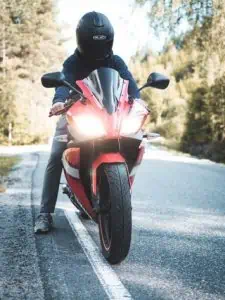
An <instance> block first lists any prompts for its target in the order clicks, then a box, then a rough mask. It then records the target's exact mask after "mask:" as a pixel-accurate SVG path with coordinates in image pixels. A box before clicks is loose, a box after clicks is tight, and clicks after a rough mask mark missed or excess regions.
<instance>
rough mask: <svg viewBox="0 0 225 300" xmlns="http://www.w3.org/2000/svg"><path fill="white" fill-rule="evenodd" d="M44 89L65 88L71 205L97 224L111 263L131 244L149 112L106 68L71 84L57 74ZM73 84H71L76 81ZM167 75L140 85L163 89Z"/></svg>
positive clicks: (66, 168)
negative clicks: (134, 190) (133, 196)
mask: <svg viewBox="0 0 225 300" xmlns="http://www.w3.org/2000/svg"><path fill="white" fill-rule="evenodd" d="M42 84H43V86H44V87H48V88H49V87H50V88H53V87H58V86H67V87H69V88H70V90H71V95H70V97H69V99H68V100H67V101H66V104H65V108H64V109H63V110H62V111H60V112H59V113H60V114H62V113H65V114H66V119H67V123H68V131H69V140H68V147H67V149H66V150H65V151H64V153H63V157H62V163H63V168H64V173H65V177H66V180H67V183H68V184H67V185H66V186H65V187H64V193H66V194H67V195H68V196H69V198H70V200H71V201H72V203H73V204H74V205H75V206H76V207H77V208H78V209H79V210H80V211H81V214H82V215H83V217H85V216H86V217H89V218H91V219H92V220H94V221H95V222H97V223H98V226H99V234H100V240H101V245H102V252H103V255H104V257H105V258H106V259H107V261H108V262H110V263H111V264H116V263H119V262H121V261H122V260H123V259H125V257H126V256H127V254H128V252H129V248H130V242H131V231H132V215H131V211H132V206H131V188H132V184H133V182H134V177H135V173H136V170H137V168H138V166H139V165H140V163H141V161H142V158H143V155H144V145H143V143H142V141H143V138H144V136H145V135H144V131H143V129H142V128H143V125H144V123H145V121H146V118H147V116H148V115H149V110H148V109H147V107H146V105H144V104H143V102H142V101H138V100H134V99H132V98H130V97H129V95H128V81H126V80H124V79H122V78H121V77H120V76H119V73H118V72H117V71H115V70H113V69H110V68H100V69H97V70H95V71H93V72H92V73H91V74H90V75H89V76H88V77H87V78H85V79H83V80H79V81H76V85H77V86H78V87H79V89H80V90H78V88H76V87H75V86H73V85H71V84H70V83H68V82H67V81H66V80H65V77H64V74H63V73H60V72H56V73H48V74H45V75H44V76H43V77H42ZM74 84H75V83H74ZM168 85H169V79H168V78H166V77H165V76H163V75H161V74H158V73H152V74H150V76H149V77H148V80H147V83H146V84H145V85H144V86H143V87H142V88H140V90H142V89H143V88H145V87H155V88H158V89H165V88H166V87H167V86H168Z"/></svg>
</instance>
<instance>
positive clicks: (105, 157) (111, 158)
mask: <svg viewBox="0 0 225 300" xmlns="http://www.w3.org/2000/svg"><path fill="white" fill-rule="evenodd" d="M110 163H111V164H112V163H125V159H124V158H123V157H122V155H121V154H120V153H107V154H102V155H100V156H99V157H98V158H97V159H96V160H95V161H94V162H93V164H92V190H93V194H94V195H96V194H97V169H98V167H99V166H100V165H101V164H110Z"/></svg>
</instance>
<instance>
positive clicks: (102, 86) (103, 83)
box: [83, 67, 123, 114]
mask: <svg viewBox="0 0 225 300" xmlns="http://www.w3.org/2000/svg"><path fill="white" fill-rule="evenodd" d="M83 82H84V83H85V84H86V86H87V87H88V88H89V89H90V91H91V92H92V93H93V95H94V96H95V98H96V99H97V101H99V102H100V103H101V105H102V106H103V107H104V108H105V109H106V111H107V112H108V114H112V113H114V112H115V111H116V109H117V106H118V103H119V100H120V96H121V93H122V88H123V79H122V78H121V77H120V76H119V73H118V72H117V71H116V70H114V69H111V68H105V67H102V68H99V69H97V70H94V71H93V72H91V74H90V75H89V76H88V77H87V78H85V79H83Z"/></svg>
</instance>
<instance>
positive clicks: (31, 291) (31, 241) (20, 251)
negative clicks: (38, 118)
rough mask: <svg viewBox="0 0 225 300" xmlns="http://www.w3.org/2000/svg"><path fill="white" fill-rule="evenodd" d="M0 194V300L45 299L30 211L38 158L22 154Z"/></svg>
mask: <svg viewBox="0 0 225 300" xmlns="http://www.w3.org/2000/svg"><path fill="white" fill-rule="evenodd" d="M21 159H22V161H21V163H19V164H18V165H16V166H15V167H14V168H13V170H12V172H11V173H10V174H9V176H8V187H7V190H6V192H5V193H1V194H0V219H1V222H0V266H1V268H0V299H1V300H6V299H7V300H9V299H18V300H19V299H36V300H39V299H40V300H42V299H44V292H43V286H42V281H41V278H40V271H39V264H38V256H37V250H36V245H35V238H34V234H33V218H32V211H31V188H32V176H33V172H34V170H35V167H36V162H37V158H36V156H35V155H34V154H25V155H21Z"/></svg>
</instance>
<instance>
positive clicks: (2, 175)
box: [0, 156, 20, 193]
mask: <svg viewBox="0 0 225 300" xmlns="http://www.w3.org/2000/svg"><path fill="white" fill-rule="evenodd" d="M19 161H20V158H19V157H18V156H0V193H2V192H4V191H5V187H4V181H5V179H6V177H7V175H8V174H9V172H10V170H11V169H12V168H13V166H14V165H16V164H18V162H19Z"/></svg>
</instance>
